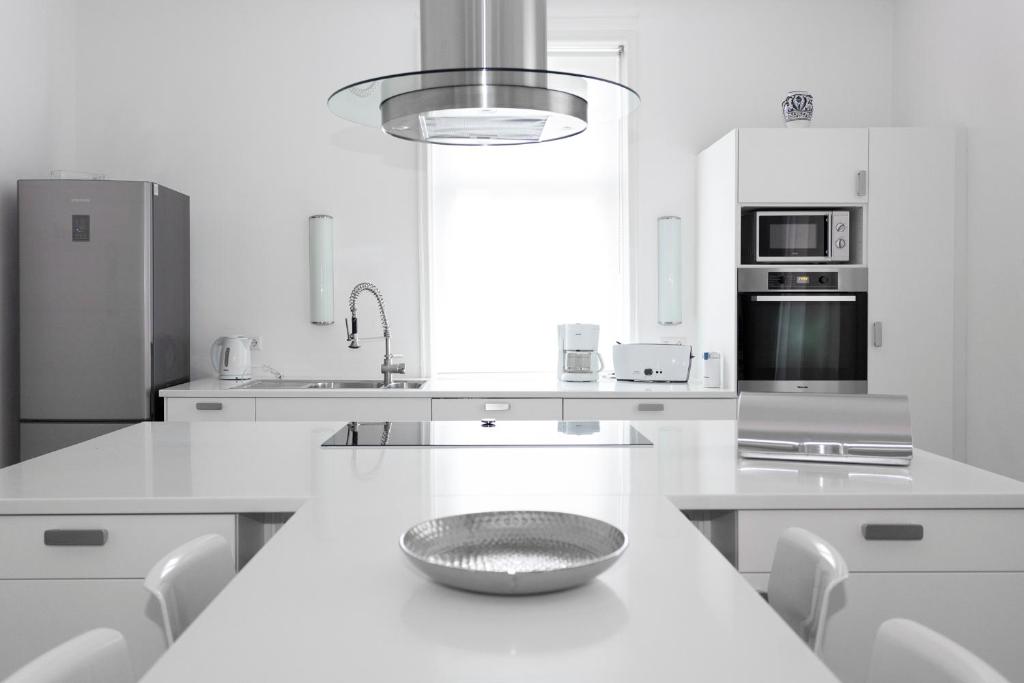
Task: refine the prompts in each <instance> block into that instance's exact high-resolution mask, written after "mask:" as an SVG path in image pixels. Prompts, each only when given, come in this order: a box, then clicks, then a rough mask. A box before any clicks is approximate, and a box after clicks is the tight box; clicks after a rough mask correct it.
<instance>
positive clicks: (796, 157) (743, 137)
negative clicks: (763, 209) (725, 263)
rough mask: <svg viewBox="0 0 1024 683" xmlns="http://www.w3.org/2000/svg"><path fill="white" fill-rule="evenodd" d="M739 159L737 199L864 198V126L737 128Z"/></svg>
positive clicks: (860, 200)
mask: <svg viewBox="0 0 1024 683" xmlns="http://www.w3.org/2000/svg"><path fill="white" fill-rule="evenodd" d="M738 164H739V189H738V193H739V197H738V199H739V203H741V204H793V205H799V204H833V205H837V206H844V205H850V204H863V203H865V202H867V201H868V188H867V183H868V180H869V178H868V130H867V129H866V128H817V129H816V128H797V129H787V128H741V129H740V131H739V159H738ZM873 184H874V181H873V180H872V185H873Z"/></svg>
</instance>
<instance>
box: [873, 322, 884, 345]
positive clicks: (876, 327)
mask: <svg viewBox="0 0 1024 683" xmlns="http://www.w3.org/2000/svg"><path fill="white" fill-rule="evenodd" d="M871 345H872V346H874V347H875V348H876V349H880V348H882V323H872V324H871Z"/></svg>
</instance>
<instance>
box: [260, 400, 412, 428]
mask: <svg viewBox="0 0 1024 683" xmlns="http://www.w3.org/2000/svg"><path fill="white" fill-rule="evenodd" d="M255 400H256V421H257V422H267V421H274V420H282V421H307V420H314V421H321V420H323V421H334V420H337V421H339V422H353V421H354V422H385V421H388V420H392V421H403V420H405V421H413V422H415V421H419V420H429V419H430V399H429V398H402V397H396V398H332V397H324V398H260V399H255Z"/></svg>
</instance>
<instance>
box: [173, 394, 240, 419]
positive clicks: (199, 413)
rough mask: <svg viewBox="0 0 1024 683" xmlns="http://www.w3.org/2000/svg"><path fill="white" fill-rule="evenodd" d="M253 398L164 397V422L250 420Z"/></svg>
mask: <svg viewBox="0 0 1024 683" xmlns="http://www.w3.org/2000/svg"><path fill="white" fill-rule="evenodd" d="M255 419H256V399H254V398H165V399H164V420H165V421H166V422H231V421H234V422H252V421H253V420H255Z"/></svg>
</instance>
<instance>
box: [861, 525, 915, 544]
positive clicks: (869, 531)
mask: <svg viewBox="0 0 1024 683" xmlns="http://www.w3.org/2000/svg"><path fill="white" fill-rule="evenodd" d="M860 530H861V533H862V534H864V540H865V541H920V540H921V539H923V538H924V525H923V524H865V525H864V526H862V527H861V529H860Z"/></svg>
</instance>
